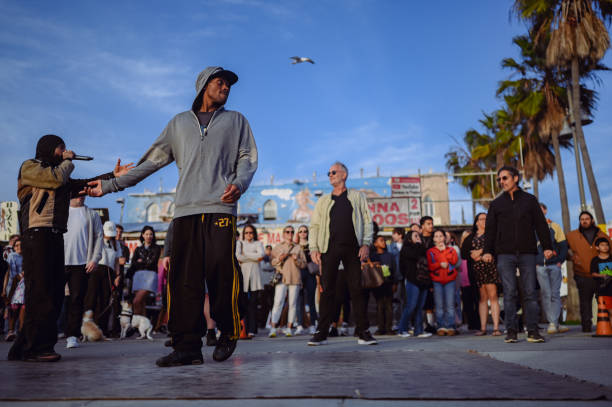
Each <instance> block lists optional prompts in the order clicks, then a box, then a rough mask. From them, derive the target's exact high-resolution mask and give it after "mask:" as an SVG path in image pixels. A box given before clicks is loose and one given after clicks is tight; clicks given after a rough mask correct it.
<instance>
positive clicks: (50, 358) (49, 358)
mask: <svg viewBox="0 0 612 407" xmlns="http://www.w3.org/2000/svg"><path fill="white" fill-rule="evenodd" d="M61 358H62V355H60V354H59V353H55V352H44V353H38V354H35V355H30V356H26V357H24V358H23V360H24V361H25V362H57V361H58V360H60V359H61Z"/></svg>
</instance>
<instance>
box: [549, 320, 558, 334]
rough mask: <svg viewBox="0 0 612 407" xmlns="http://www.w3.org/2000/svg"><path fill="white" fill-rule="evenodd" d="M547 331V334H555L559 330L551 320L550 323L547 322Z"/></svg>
mask: <svg viewBox="0 0 612 407" xmlns="http://www.w3.org/2000/svg"><path fill="white" fill-rule="evenodd" d="M546 332H547V333H549V334H556V333H558V332H559V330H558V329H557V326H556V325H555V324H554V323H553V322H551V323H550V324H548V329H547V330H546Z"/></svg>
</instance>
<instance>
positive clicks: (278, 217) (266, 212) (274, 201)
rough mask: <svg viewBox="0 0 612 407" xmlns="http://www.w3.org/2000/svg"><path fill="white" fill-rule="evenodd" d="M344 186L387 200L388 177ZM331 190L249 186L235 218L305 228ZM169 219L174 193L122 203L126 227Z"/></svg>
mask: <svg viewBox="0 0 612 407" xmlns="http://www.w3.org/2000/svg"><path fill="white" fill-rule="evenodd" d="M347 186H348V187H349V188H354V189H356V190H359V191H361V192H363V193H364V194H365V195H366V197H368V198H378V197H385V196H387V197H388V196H391V182H390V178H388V177H374V178H359V179H349V180H348V182H347ZM331 190H332V187H331V185H329V183H328V182H327V181H325V182H322V181H319V182H317V181H310V182H299V181H296V182H293V183H290V184H282V185H251V187H250V188H249V189H248V190H247V191H246V193H245V194H244V195H243V196H242V197H241V198H240V201H239V203H238V215H239V216H240V215H252V216H254V218H255V219H257V223H258V224H262V225H265V224H269V225H277V224H284V223H297V224H301V223H304V224H309V223H310V219H311V217H312V214H313V211H314V207H315V204H316V202H317V200H318V199H319V197H320V196H321V195H323V194H327V193H330V192H331ZM173 216H174V192H161V193H152V192H151V193H148V192H147V193H136V194H129V195H128V197H127V199H126V207H125V215H124V222H125V223H126V224H143V223H158V222H161V223H168V222H170V221H171V220H172V217H173Z"/></svg>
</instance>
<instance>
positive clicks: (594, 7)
mask: <svg viewBox="0 0 612 407" xmlns="http://www.w3.org/2000/svg"><path fill="white" fill-rule="evenodd" d="M514 8H515V10H516V12H518V14H519V15H520V16H521V17H522V18H523V19H526V20H529V21H530V22H531V24H532V31H533V32H534V33H535V36H536V40H538V41H540V40H543V41H549V42H548V46H547V48H546V63H547V64H548V65H549V66H551V67H555V66H556V67H563V68H565V69H568V68H569V71H570V77H571V98H572V103H571V107H572V109H571V117H572V122H573V123H574V126H575V131H576V139H577V143H578V146H576V148H579V149H580V151H581V153H582V159H583V162H584V167H585V173H586V176H587V182H588V184H589V190H590V191H591V199H592V201H593V206H594V208H595V216H596V218H597V220H598V221H599V222H600V223H605V216H604V212H603V208H602V206H601V198H600V195H599V189H598V187H597V182H596V180H595V175H594V173H593V167H592V163H591V158H590V155H589V152H588V149H587V145H586V142H585V139H584V132H583V131H582V112H581V109H580V108H581V106H582V105H581V103H580V101H581V92H580V77H581V72H580V66H581V65H582V64H583V63H584V61H586V62H587V65H595V64H597V62H598V61H600V60H601V59H602V58H603V56H604V55H605V53H606V51H607V50H608V48H609V46H610V36H609V34H608V30H607V29H606V26H605V24H604V21H605V22H607V23H610V21H612V1H610V0H515V2H514ZM583 73H584V72H583Z"/></svg>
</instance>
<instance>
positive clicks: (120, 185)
mask: <svg viewBox="0 0 612 407" xmlns="http://www.w3.org/2000/svg"><path fill="white" fill-rule="evenodd" d="M173 128H174V121H170V123H168V125H167V126H166V128H165V129H164V131H163V132H162V133H161V134H160V136H159V137H158V138H157V140H155V142H154V143H153V145H152V146H151V147H150V148H149V150H148V151H147V152H146V153H145V154H144V155H143V156H142V158H141V159H140V161H138V164H137V165H136V166H135V167H132V166H131V164H128V165H127V166H119V170H120V171H119V176H117V177H116V178H112V179H106V180H96V181H91V182H89V183H88V184H87V187H86V188H85V189H84V190H83V192H84V193H87V194H88V195H89V196H103V195H106V194H108V193H109V192H118V191H122V190H124V189H125V188H128V187H131V186H134V185H136V184H137V183H139V182H140V181H142V180H143V179H145V178H146V177H148V176H149V175H151V174H153V173H154V172H155V171H157V170H159V169H160V168H162V167H165V166H166V165H168V164H170V163H171V162H172V161H174V155H173V154H172V145H171V142H170V141H171V140H170V138H171V133H172V132H173ZM128 167H129V168H128ZM115 168H116V169H117V167H115Z"/></svg>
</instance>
